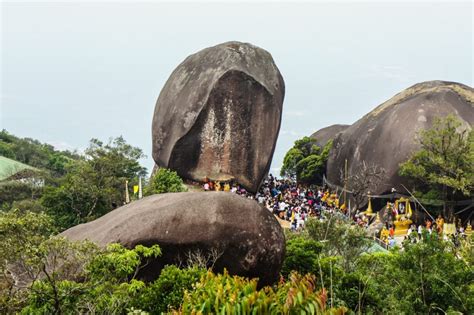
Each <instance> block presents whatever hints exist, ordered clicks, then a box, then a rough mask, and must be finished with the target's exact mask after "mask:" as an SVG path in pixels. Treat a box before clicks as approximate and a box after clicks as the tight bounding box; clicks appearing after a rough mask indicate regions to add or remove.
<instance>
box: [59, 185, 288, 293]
mask: <svg viewBox="0 0 474 315" xmlns="http://www.w3.org/2000/svg"><path fill="white" fill-rule="evenodd" d="M62 235H63V236H65V237H67V238H68V239H70V240H86V239H88V240H90V241H93V242H95V243H97V244H99V245H101V246H105V245H107V244H110V243H120V244H122V245H123V246H125V247H127V248H133V247H135V246H136V245H138V244H142V245H147V246H151V245H154V244H158V245H160V247H161V249H162V252H163V254H162V256H160V257H158V258H157V259H156V260H154V261H152V262H151V263H150V264H148V265H147V266H146V267H145V268H143V269H142V270H141V271H140V273H139V275H138V276H139V277H140V278H141V279H144V280H147V281H151V280H154V279H156V278H157V277H158V276H159V274H160V272H161V269H162V268H163V267H164V266H165V265H168V264H176V265H181V266H183V265H186V264H187V263H189V260H190V259H193V257H194V259H195V258H196V257H197V256H199V257H200V258H204V259H205V260H207V261H208V263H209V264H213V270H214V271H216V272H222V271H223V269H224V268H226V269H227V270H228V271H229V273H230V274H233V275H240V276H245V277H250V278H254V277H256V278H259V285H260V286H261V285H268V284H272V283H274V282H276V281H277V280H278V278H279V272H280V268H281V265H282V263H283V258H284V255H285V237H284V234H283V231H282V228H281V227H280V225H279V224H278V222H277V220H276V219H275V217H274V216H273V215H272V214H271V213H270V211H268V210H267V209H265V208H263V207H261V206H260V205H259V204H258V203H257V202H256V201H254V200H250V199H246V198H243V197H240V196H237V195H234V194H232V193H227V192H194V193H191V192H186V193H167V194H159V195H153V196H149V197H146V198H143V199H141V200H138V201H134V202H132V203H130V204H128V205H125V206H123V207H120V208H118V209H115V210H114V211H112V212H109V213H108V214H106V215H104V216H102V217H100V218H99V219H97V220H95V221H92V222H89V223H85V224H80V225H77V226H75V227H72V228H70V229H68V230H66V231H64V232H63V233H62ZM208 267H209V265H208Z"/></svg>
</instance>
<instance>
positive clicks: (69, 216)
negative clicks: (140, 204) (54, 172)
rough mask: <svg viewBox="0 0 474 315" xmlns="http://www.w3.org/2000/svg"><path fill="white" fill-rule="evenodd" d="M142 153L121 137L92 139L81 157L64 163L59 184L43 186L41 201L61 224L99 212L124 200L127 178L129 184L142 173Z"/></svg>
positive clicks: (89, 217)
mask: <svg viewBox="0 0 474 315" xmlns="http://www.w3.org/2000/svg"><path fill="white" fill-rule="evenodd" d="M143 156H144V155H143V153H142V151H141V150H140V149H139V148H135V147H132V146H131V145H129V144H127V143H126V142H125V140H124V139H123V138H122V137H119V138H116V139H111V140H110V141H109V143H107V144H104V143H103V142H100V141H99V140H97V139H92V140H91V143H90V146H89V148H88V149H87V150H86V151H85V155H84V157H83V158H82V159H80V160H77V161H75V160H74V161H70V163H68V164H67V166H66V170H67V172H66V175H65V176H64V177H63V178H61V180H60V181H59V185H58V186H51V187H46V188H45V190H44V193H43V197H42V203H43V205H44V207H45V208H46V209H47V211H48V212H49V213H50V214H51V215H53V216H54V217H56V218H57V219H58V225H59V226H61V227H62V228H68V227H70V226H72V225H76V224H79V223H83V222H86V221H89V220H93V219H95V218H97V217H99V216H102V215H104V214H105V213H107V212H109V211H111V210H113V209H114V208H116V207H118V206H120V205H122V204H124V202H125V182H126V181H129V183H130V186H129V188H130V187H132V186H133V184H135V183H137V181H138V177H139V176H145V174H146V169H145V168H143V167H142V166H140V163H139V159H140V158H142V157H143Z"/></svg>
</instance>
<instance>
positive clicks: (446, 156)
mask: <svg viewBox="0 0 474 315" xmlns="http://www.w3.org/2000/svg"><path fill="white" fill-rule="evenodd" d="M419 144H420V146H421V149H420V150H419V151H417V152H415V153H414V154H413V156H412V157H410V159H409V160H408V161H406V162H404V163H402V164H401V165H400V175H402V176H407V177H411V178H413V179H415V181H418V182H421V183H422V184H424V185H426V186H428V189H427V190H429V189H436V190H438V191H439V192H440V193H439V195H441V196H443V201H444V205H445V206H444V211H445V215H446V216H447V217H451V216H452V210H453V206H452V203H450V202H449V201H453V200H455V199H456V193H460V194H462V195H464V196H470V195H471V196H472V192H473V190H474V130H470V131H469V130H468V129H466V128H461V122H460V121H459V120H458V119H457V118H456V117H455V116H454V115H448V116H446V117H445V118H436V119H435V120H434V123H433V127H432V128H430V129H428V130H423V131H421V132H420V134H419Z"/></svg>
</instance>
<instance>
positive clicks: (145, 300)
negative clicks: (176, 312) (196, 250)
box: [136, 265, 206, 314]
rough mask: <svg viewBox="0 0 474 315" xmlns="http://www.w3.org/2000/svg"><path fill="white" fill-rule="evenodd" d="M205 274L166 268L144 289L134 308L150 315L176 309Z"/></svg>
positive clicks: (190, 269)
mask: <svg viewBox="0 0 474 315" xmlns="http://www.w3.org/2000/svg"><path fill="white" fill-rule="evenodd" d="M205 273H206V270H204V269H199V268H186V269H180V268H178V267H176V266H173V265H171V266H166V267H165V268H164V269H163V270H162V271H161V274H160V277H159V278H158V279H156V280H155V281H154V282H153V283H151V284H150V285H148V286H147V287H146V288H145V289H144V291H143V292H142V294H141V297H140V298H139V299H138V300H137V302H136V304H137V305H136V307H137V308H140V309H142V310H144V311H148V312H150V313H151V314H161V313H162V312H163V313H164V312H168V311H170V310H172V309H178V308H179V306H180V305H181V304H182V303H183V297H184V292H185V291H191V290H192V289H193V285H194V284H195V283H197V282H199V279H200V278H201V276H203V275H204V274H205Z"/></svg>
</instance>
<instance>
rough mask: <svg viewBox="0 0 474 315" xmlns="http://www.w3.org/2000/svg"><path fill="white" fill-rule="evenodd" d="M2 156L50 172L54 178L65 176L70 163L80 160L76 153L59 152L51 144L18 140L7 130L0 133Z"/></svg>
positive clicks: (29, 139)
mask: <svg viewBox="0 0 474 315" xmlns="http://www.w3.org/2000/svg"><path fill="white" fill-rule="evenodd" d="M0 155H2V156H5V157H7V158H10V159H13V160H17V161H19V162H22V163H25V164H28V165H30V166H33V167H36V168H39V169H44V170H48V171H50V172H51V175H52V176H53V177H59V176H63V175H64V174H65V171H66V170H65V166H66V164H67V163H68V161H70V160H74V159H78V158H79V155H78V154H77V153H76V152H70V151H58V150H56V149H54V147H53V146H52V145H50V144H46V143H41V142H39V141H38V140H34V139H31V138H18V137H16V136H14V135H11V134H9V133H8V132H7V131H6V130H2V131H0Z"/></svg>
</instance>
